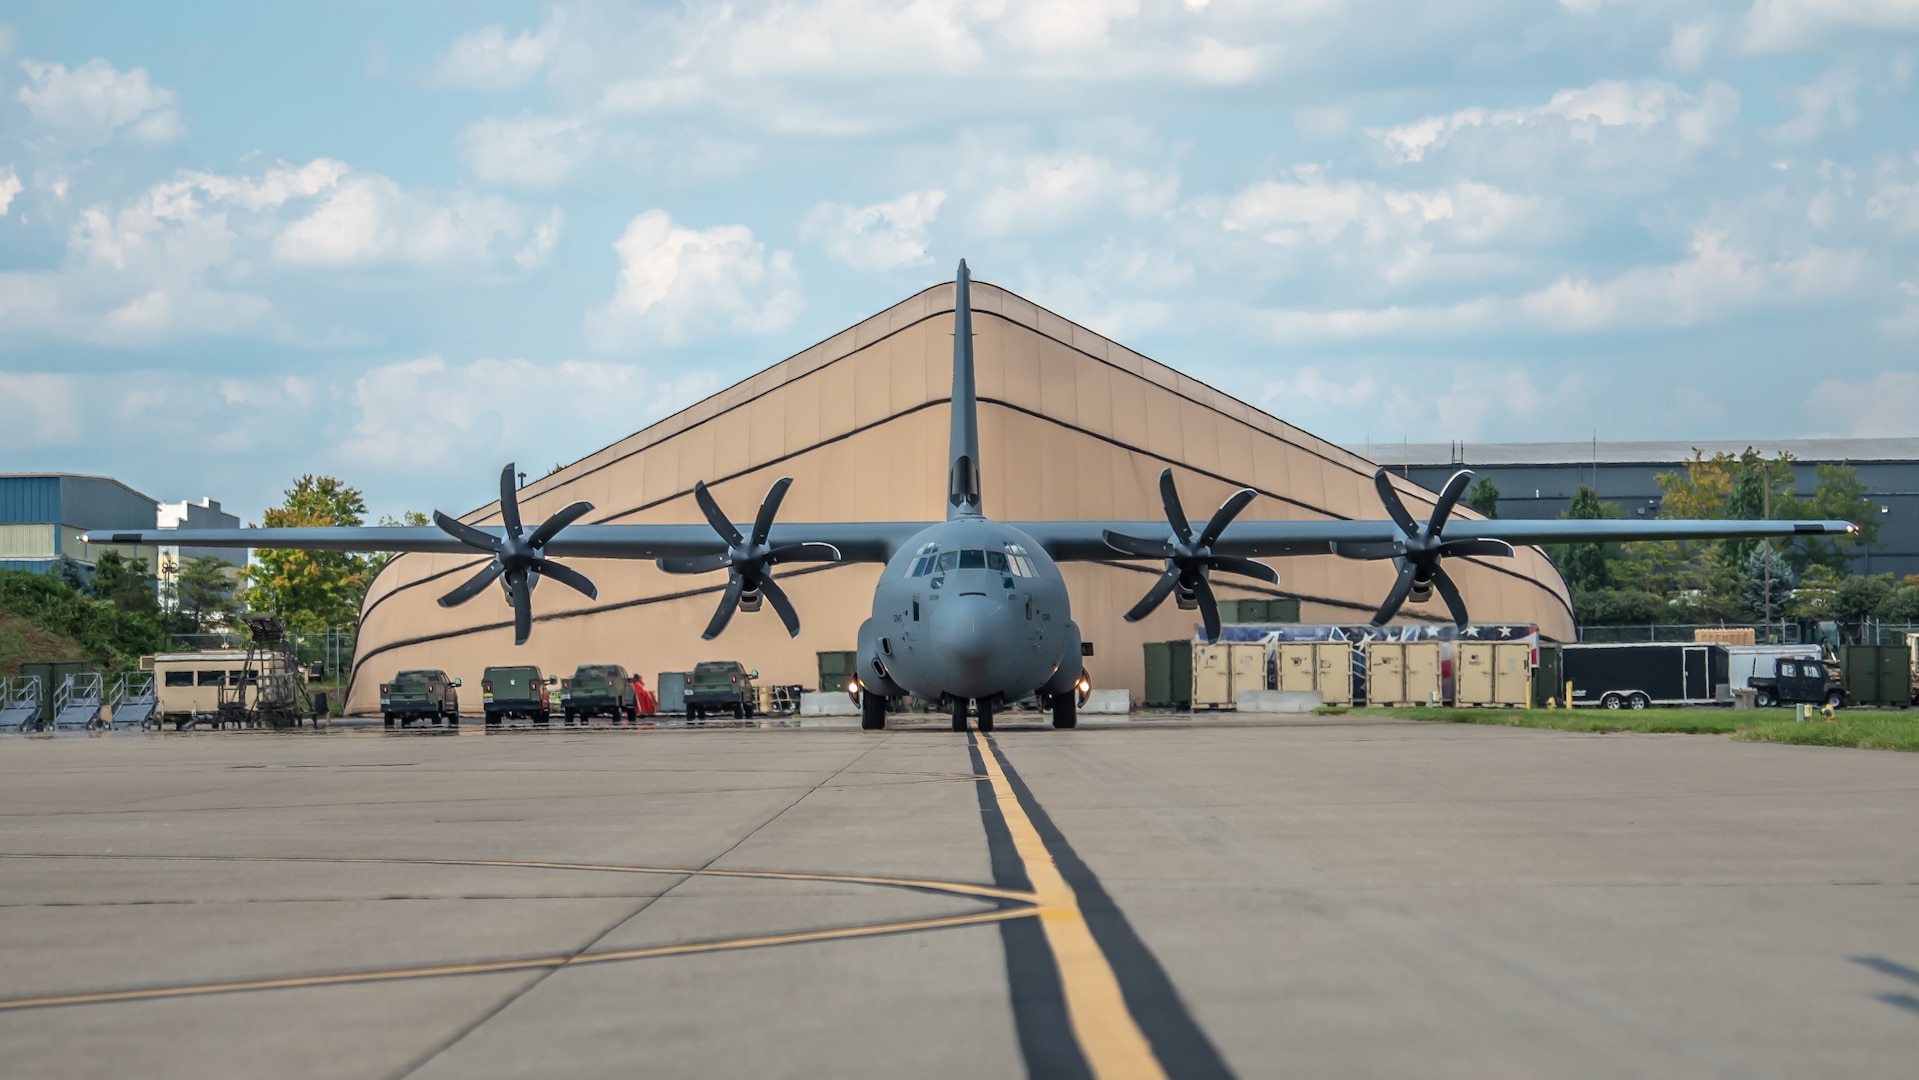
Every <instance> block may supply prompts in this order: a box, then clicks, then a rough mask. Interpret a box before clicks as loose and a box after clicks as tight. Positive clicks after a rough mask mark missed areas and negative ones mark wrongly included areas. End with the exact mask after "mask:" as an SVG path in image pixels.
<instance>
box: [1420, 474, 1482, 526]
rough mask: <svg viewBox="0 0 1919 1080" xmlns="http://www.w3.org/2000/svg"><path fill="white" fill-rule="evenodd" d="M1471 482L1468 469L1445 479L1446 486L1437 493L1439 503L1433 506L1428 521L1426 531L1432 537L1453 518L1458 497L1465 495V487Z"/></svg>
mask: <svg viewBox="0 0 1919 1080" xmlns="http://www.w3.org/2000/svg"><path fill="white" fill-rule="evenodd" d="M1472 482H1473V474H1472V470H1470V469H1461V470H1459V471H1458V472H1456V473H1454V474H1452V476H1450V477H1448V478H1447V479H1446V486H1445V487H1443V488H1441V489H1440V491H1439V501H1438V502H1436V503H1434V504H1433V516H1432V517H1431V518H1430V519H1429V523H1428V524H1427V526H1426V531H1428V532H1430V533H1432V534H1433V535H1434V536H1438V535H1439V531H1440V530H1441V529H1444V528H1445V527H1446V519H1447V518H1449V517H1452V516H1453V507H1455V506H1457V505H1459V497H1460V496H1461V495H1464V494H1466V485H1467V484H1470V483H1472Z"/></svg>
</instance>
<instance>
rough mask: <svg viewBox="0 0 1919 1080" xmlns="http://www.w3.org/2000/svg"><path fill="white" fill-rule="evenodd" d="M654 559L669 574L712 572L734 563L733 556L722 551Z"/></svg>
mask: <svg viewBox="0 0 1919 1080" xmlns="http://www.w3.org/2000/svg"><path fill="white" fill-rule="evenodd" d="M653 561H654V562H655V563H656V564H657V565H658V566H659V568H660V569H662V570H664V571H666V572H667V573H669V574H710V573H712V572H713V571H715V570H724V569H726V568H727V567H729V566H731V565H733V556H731V555H729V554H727V553H726V552H724V551H722V552H718V553H717V554H713V555H681V556H675V557H672V558H665V559H655V560H653Z"/></svg>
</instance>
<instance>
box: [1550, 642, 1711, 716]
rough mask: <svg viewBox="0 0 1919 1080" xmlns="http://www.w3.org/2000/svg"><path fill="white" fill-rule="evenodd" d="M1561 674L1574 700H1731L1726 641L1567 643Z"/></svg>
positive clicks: (1614, 704)
mask: <svg viewBox="0 0 1919 1080" xmlns="http://www.w3.org/2000/svg"><path fill="white" fill-rule="evenodd" d="M1560 665H1561V668H1562V675H1561V677H1562V678H1564V679H1565V680H1566V681H1567V682H1570V683H1572V685H1573V691H1572V701H1573V704H1574V705H1588V706H1591V705H1597V706H1599V707H1600V708H1605V709H1644V708H1646V707H1648V706H1652V705H1724V704H1727V703H1728V702H1730V701H1731V700H1732V687H1731V684H1730V682H1729V679H1728V667H1729V666H1730V664H1729V659H1728V656H1727V653H1726V647H1725V646H1724V645H1712V644H1698V643H1670V644H1669V643H1665V642H1656V643H1655V642H1635V643H1627V644H1614V645H1567V646H1564V647H1563V648H1562V649H1561V650H1560Z"/></svg>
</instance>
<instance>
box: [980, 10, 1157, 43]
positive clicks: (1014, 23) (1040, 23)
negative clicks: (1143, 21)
mask: <svg viewBox="0 0 1919 1080" xmlns="http://www.w3.org/2000/svg"><path fill="white" fill-rule="evenodd" d="M1138 15H1139V0H1049V2H1047V3H1018V2H1014V3H1009V4H1007V5H1006V7H1005V15H1004V16H1002V17H1001V20H1000V27H999V29H1000V33H1002V34H1004V35H1006V37H1007V39H1008V40H1009V41H1013V42H1016V43H1018V44H1019V45H1020V46H1022V47H1024V48H1026V49H1029V50H1031V51H1033V52H1037V53H1058V52H1081V51H1085V50H1090V49H1099V48H1102V47H1104V46H1106V45H1107V44H1108V42H1109V38H1108V34H1109V31H1111V29H1112V27H1113V24H1114V23H1115V22H1120V21H1123V20H1128V19H1133V18H1135V17H1137V16H1138Z"/></svg>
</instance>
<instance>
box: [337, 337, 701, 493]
mask: <svg viewBox="0 0 1919 1080" xmlns="http://www.w3.org/2000/svg"><path fill="white" fill-rule="evenodd" d="M719 385H720V382H719V376H718V375H717V374H715V373H714V372H711V371H692V372H686V373H683V374H681V375H679V376H678V377H677V378H675V379H672V380H669V381H665V382H662V381H660V380H657V379H655V378H653V377H652V376H651V375H650V374H649V373H648V372H647V371H646V370H645V369H644V368H641V367H638V366H636V365H633V364H622V363H612V362H605V361H592V360H568V361H562V362H559V363H551V364H536V363H534V362H532V361H529V360H524V359H506V360H498V359H484V360H476V361H474V362H472V363H469V364H449V363H447V362H446V361H445V360H444V359H442V358H441V357H438V356H426V357H421V358H419V359H416V360H405V361H401V362H399V363H393V364H386V365H382V366H380V367H376V368H373V369H371V370H369V371H367V372H366V373H365V374H363V375H361V376H360V377H359V378H358V379H356V380H355V381H354V383H353V391H352V398H353V405H354V408H355V409H356V410H357V412H358V418H357V420H356V421H355V422H354V424H353V428H352V430H351V432H350V433H349V434H348V435H347V437H346V439H345V441H344V442H343V444H342V445H341V453H342V454H343V455H344V456H345V457H346V458H347V459H348V460H349V461H353V462H356V463H359V464H361V465H363V466H365V467H369V468H379V469H383V470H398V471H404V470H419V469H426V468H438V467H447V466H454V467H457V466H461V465H464V464H465V463H467V461H468V460H469V458H470V456H471V451H472V447H473V446H474V445H475V444H483V445H485V446H487V447H489V452H491V453H493V454H494V456H495V458H496V459H498V460H507V459H509V458H513V459H517V460H519V461H520V462H522V463H523V464H527V465H535V466H537V467H538V470H539V471H544V468H545V466H546V465H547V464H549V463H550V460H549V459H550V458H551V457H552V456H554V455H556V454H564V453H567V452H569V451H570V452H573V453H579V452H584V451H586V450H588V449H591V448H593V447H597V446H601V445H604V444H605V443H608V442H612V441H613V440H615V439H617V438H620V437H621V436H624V435H626V434H627V433H629V432H631V431H633V430H634V429H635V428H636V427H637V426H639V425H642V424H645V423H647V422H648V421H650V420H653V419H655V418H657V417H660V416H664V415H666V414H668V413H670V412H672V411H673V410H675V409H679V408H683V407H684V406H686V405H688V404H691V403H692V402H694V401H697V400H699V399H700V398H702V397H705V396H706V395H708V394H710V393H712V392H713V391H714V390H717V389H718V388H719ZM422 401H430V402H432V403H433V419H434V422H433V423H432V424H429V425H425V426H422V425H421V424H420V413H419V403H420V402H422ZM561 414H564V415H565V416H566V418H567V423H566V425H565V426H566V435H565V437H564V441H563V442H562V444H561V449H559V450H556V449H555V448H554V446H553V442H552V435H551V433H548V432H543V431H542V430H541V429H540V428H538V427H537V426H529V425H528V424H527V423H526V418H527V417H529V416H553V415H561ZM530 471H532V470H530Z"/></svg>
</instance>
